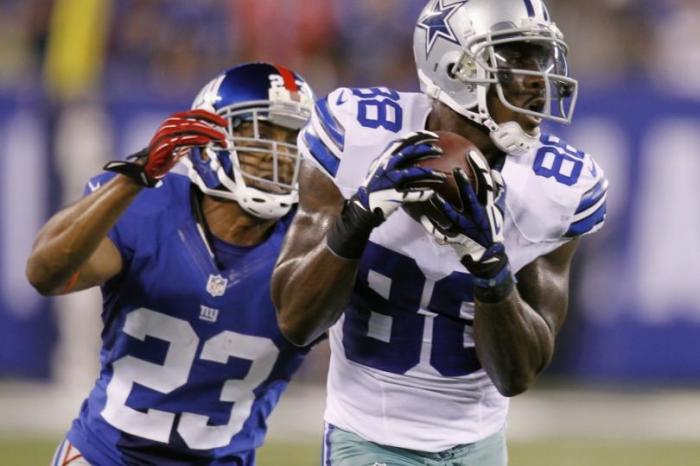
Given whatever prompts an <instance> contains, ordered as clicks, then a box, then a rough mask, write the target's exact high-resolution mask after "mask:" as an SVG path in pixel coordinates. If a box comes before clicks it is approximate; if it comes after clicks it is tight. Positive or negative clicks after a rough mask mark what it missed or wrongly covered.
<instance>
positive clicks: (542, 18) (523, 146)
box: [413, 0, 578, 155]
mask: <svg viewBox="0 0 700 466" xmlns="http://www.w3.org/2000/svg"><path fill="white" fill-rule="evenodd" d="M518 46H527V47H529V49H533V48H534V49H536V50H538V53H537V55H538V56H537V57H536V59H535V60H529V61H528V63H525V62H524V61H523V60H519V59H518V58H517V56H516V58H515V59H513V57H512V55H513V54H508V53H506V52H507V51H508V49H509V47H510V48H511V49H512V48H517V47H518ZM413 52H414V55H415V60H416V65H417V68H418V77H419V79H420V84H421V90H422V91H423V92H424V93H426V94H427V95H429V96H431V97H433V98H435V99H438V100H440V101H441V102H443V103H444V104H445V105H447V106H448V107H450V108H451V109H452V110H454V111H455V112H457V113H459V114H461V115H464V116H465V117H467V118H469V119H470V120H473V121H475V122H476V123H479V124H481V125H484V126H486V127H487V128H488V130H489V132H490V135H491V139H492V140H493V141H494V143H495V144H496V145H497V146H498V147H499V148H500V149H502V150H504V151H506V152H508V153H510V154H514V155H517V154H522V153H525V152H527V151H528V150H529V148H530V147H531V146H532V144H534V143H535V142H536V141H537V139H538V136H537V135H531V134H528V133H527V132H525V130H523V128H522V127H521V126H520V125H519V124H518V123H517V122H514V121H510V122H506V123H501V124H498V123H496V122H495V121H494V119H493V118H492V116H491V114H490V113H489V109H488V107H487V101H486V97H487V93H488V91H489V88H490V87H491V86H494V89H495V92H496V93H497V95H498V98H499V99H500V101H501V102H502V103H503V105H505V106H506V107H507V108H509V109H511V110H513V111H515V112H520V113H524V114H526V115H531V116H532V117H534V118H537V119H543V118H544V119H548V120H553V121H556V122H560V123H570V122H571V117H572V115H573V111H574V107H575V104H576V97H577V84H578V83H577V81H576V80H575V79H572V78H570V77H569V76H568V68H567V63H566V54H567V46H566V43H565V42H564V40H563V36H562V34H561V32H560V31H559V29H558V28H557V26H556V25H555V24H554V23H553V22H552V21H551V19H550V17H549V13H548V12H547V8H546V6H545V5H544V3H543V2H542V1H541V0H431V1H430V2H429V3H428V5H427V6H426V7H425V8H424V9H423V11H422V12H421V15H420V16H419V18H418V22H417V24H416V28H415V33H414V37H413ZM516 55H517V52H516ZM514 76H522V77H527V76H537V77H539V78H540V79H541V80H542V82H543V83H544V84H543V86H542V87H543V90H542V93H541V94H542V95H541V98H537V99H532V101H531V102H526V103H525V104H522V103H520V104H516V103H515V102H513V101H512V100H511V99H509V98H508V96H507V93H506V92H504V85H506V84H507V82H509V81H510V80H511V79H512V78H513V77H514Z"/></svg>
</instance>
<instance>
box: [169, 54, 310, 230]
mask: <svg viewBox="0 0 700 466" xmlns="http://www.w3.org/2000/svg"><path fill="white" fill-rule="evenodd" d="M313 104H314V97H313V94H312V91H311V88H310V87H309V85H308V84H307V83H306V81H304V79H303V78H302V77H301V76H299V75H298V74H296V73H295V72H293V71H291V70H289V69H287V68H284V67H282V66H279V65H271V64H268V63H247V64H243V65H239V66H236V67H234V68H231V69H229V70H227V71H225V72H224V73H223V74H221V75H220V76H218V77H216V78H214V79H213V80H211V81H210V82H209V83H208V84H207V85H206V86H204V87H203V88H202V90H201V91H200V92H199V94H198V95H197V97H196V98H195V100H194V102H193V104H192V108H193V109H203V110H207V111H210V112H213V113H216V114H218V115H220V116H222V117H223V118H225V119H226V120H227V121H228V128H227V129H226V134H227V142H228V147H226V148H221V147H205V148H193V149H192V150H191V152H190V154H189V156H188V157H186V158H184V159H183V160H182V161H183V163H184V164H185V165H186V166H187V168H188V174H189V177H190V179H191V180H192V182H193V183H195V184H196V185H197V186H198V187H199V189H201V190H202V192H203V193H205V194H208V195H210V196H215V197H219V198H223V199H228V200H232V201H235V202H237V203H238V204H239V205H240V206H241V207H242V208H243V209H244V210H245V211H246V212H248V213H250V214H251V215H254V216H256V217H259V218H265V219H276V218H280V217H282V216H284V215H285V214H286V213H287V212H289V210H290V209H291V207H292V205H294V204H295V203H296V202H297V200H298V192H297V178H298V174H299V166H300V163H301V160H300V156H299V154H298V151H297V146H296V143H289V142H282V141H276V140H272V139H265V138H263V137H261V132H260V122H266V123H268V124H273V125H277V126H280V127H282V128H288V129H292V130H296V131H298V130H300V129H301V128H302V127H303V126H304V125H305V124H306V122H307V121H308V120H309V118H310V117H311V112H312V110H313ZM245 123H249V124H251V125H252V127H253V132H252V136H250V135H248V136H242V135H241V134H239V133H240V131H238V130H239V128H240V127H241V126H242V125H244V124H245ZM244 153H245V154H255V155H258V156H259V157H260V159H261V161H262V160H263V159H264V160H266V161H269V160H271V161H272V165H271V166H272V169H271V173H270V174H269V175H268V176H265V177H261V176H257V175H256V174H254V173H250V172H249V171H246V170H245V169H244V168H243V167H242V164H241V161H240V158H239V155H240V154H244ZM266 163H267V162H266ZM290 163H291V164H292V165H293V169H292V170H291V176H290V175H289V173H290V170H289V169H288V168H289V167H288V165H289V164H290ZM283 164H286V166H285V167H283V166H282V165H283ZM285 168H286V169H285ZM282 173H285V174H286V175H282Z"/></svg>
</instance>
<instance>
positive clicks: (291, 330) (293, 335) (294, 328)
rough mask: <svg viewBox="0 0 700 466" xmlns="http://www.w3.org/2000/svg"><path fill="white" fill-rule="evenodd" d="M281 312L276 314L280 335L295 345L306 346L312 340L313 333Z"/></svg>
mask: <svg viewBox="0 0 700 466" xmlns="http://www.w3.org/2000/svg"><path fill="white" fill-rule="evenodd" d="M284 316H285V314H284V313H283V312H281V311H280V312H278V314H277V324H278V325H279V328H280V332H281V333H282V336H284V338H286V339H287V340H288V341H289V342H290V343H291V344H293V345H295V346H306V345H308V344H310V343H311V342H312V341H313V340H314V335H313V333H312V332H310V331H309V330H308V329H306V328H304V326H302V325H300V324H299V323H298V322H294V321H293V320H292V319H289V318H285V317H284Z"/></svg>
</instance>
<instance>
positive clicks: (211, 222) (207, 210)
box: [202, 196, 275, 246]
mask: <svg viewBox="0 0 700 466" xmlns="http://www.w3.org/2000/svg"><path fill="white" fill-rule="evenodd" d="M202 213H203V215H204V218H205V220H206V222H207V225H208V226H209V231H210V232H211V234H213V235H214V236H216V237H217V238H219V239H220V240H223V241H226V242H227V243H231V244H235V245H236V246H254V245H256V244H259V243H261V242H262V241H264V240H265V238H267V236H268V235H269V233H270V229H271V228H272V227H273V226H274V225H275V220H266V219H261V218H258V217H254V216H252V215H250V214H249V213H248V212H246V211H245V210H243V209H242V208H241V206H239V205H238V204H237V203H236V202H233V201H226V200H223V199H221V200H219V199H216V198H214V197H211V196H202Z"/></svg>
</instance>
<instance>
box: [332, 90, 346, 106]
mask: <svg viewBox="0 0 700 466" xmlns="http://www.w3.org/2000/svg"><path fill="white" fill-rule="evenodd" d="M343 97H345V91H343V92H341V93H340V95H339V96H338V100H336V101H335V104H336V105H343V104H344V103H345V102H347V101H348V99H343Z"/></svg>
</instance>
